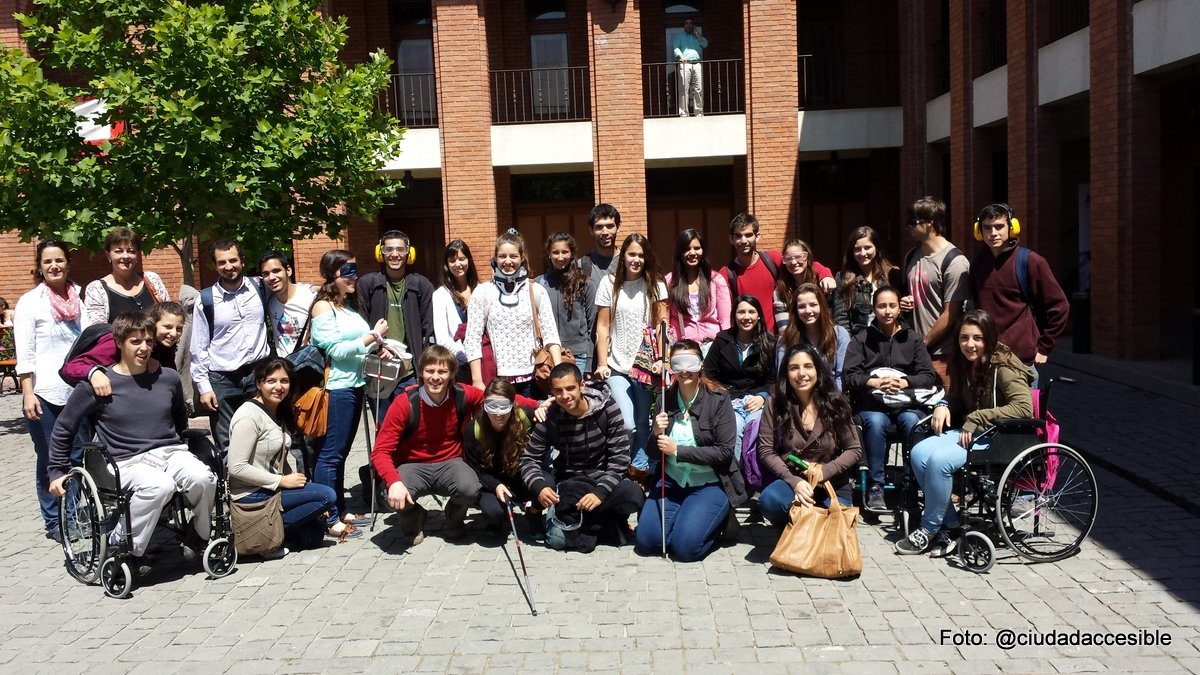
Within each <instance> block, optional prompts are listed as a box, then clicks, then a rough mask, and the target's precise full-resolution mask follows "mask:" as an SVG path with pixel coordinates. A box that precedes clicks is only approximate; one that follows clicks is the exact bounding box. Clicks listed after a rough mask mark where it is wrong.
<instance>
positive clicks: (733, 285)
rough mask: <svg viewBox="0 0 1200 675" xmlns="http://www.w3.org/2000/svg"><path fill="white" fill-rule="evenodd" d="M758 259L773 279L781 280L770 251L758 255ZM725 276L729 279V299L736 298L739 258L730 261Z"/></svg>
mask: <svg viewBox="0 0 1200 675" xmlns="http://www.w3.org/2000/svg"><path fill="white" fill-rule="evenodd" d="M758 259H759V260H761V261H762V263H763V265H766V267H767V271H768V272H770V273H771V278H773V279H777V278H779V268H778V267H776V266H775V261H774V260H772V259H771V252H770V251H763V252H761V253H759V254H758ZM725 276H726V277H728V278H729V297H731V298H736V297H737V296H738V289H737V278H738V262H737V258H734V259H733V260H730V261H729V264H728V265H726V266H725Z"/></svg>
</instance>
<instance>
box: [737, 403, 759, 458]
mask: <svg viewBox="0 0 1200 675" xmlns="http://www.w3.org/2000/svg"><path fill="white" fill-rule="evenodd" d="M764 407H765V404H764ZM762 414H763V409H762V408H759V409H758V410H755V411H754V412H746V406H745V404H744V403H742V399H740V398H737V399H734V400H733V421H734V424H736V425H737V435H736V436H734V439H733V454H734V456H735V457H737V461H738V466H741V464H742V450H743V448H742V443H743V442H744V441H743V440H742V435H743V434H744V433H745V431H746V425H747V424H749V423H750V422H752V421H754V420H756V419H758V418H760V417H762ZM755 447H757V446H755Z"/></svg>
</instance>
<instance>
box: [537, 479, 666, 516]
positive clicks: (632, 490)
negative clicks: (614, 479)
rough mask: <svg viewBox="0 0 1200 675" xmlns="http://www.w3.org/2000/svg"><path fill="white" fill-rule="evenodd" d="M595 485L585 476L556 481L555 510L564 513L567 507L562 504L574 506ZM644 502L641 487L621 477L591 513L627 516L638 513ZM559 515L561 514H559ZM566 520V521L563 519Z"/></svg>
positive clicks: (644, 496)
mask: <svg viewBox="0 0 1200 675" xmlns="http://www.w3.org/2000/svg"><path fill="white" fill-rule="evenodd" d="M594 487H595V482H594V481H592V480H590V479H587V478H566V479H563V480H561V481H559V483H558V487H557V488H556V489H555V491H556V492H558V495H559V499H560V501H559V505H558V506H557V507H556V508H555V511H556V512H558V513H559V514H565V512H566V511H568V510H569V509H565V508H564V506H567V505H569V506H570V507H571V509H573V508H574V506H575V502H577V501H579V499H580V498H582V497H583V495H585V494H588V493H589V492H591V491H592V490H593V489H594ZM645 502H646V495H645V493H643V492H642V488H641V486H640V485H638V484H637V483H635V482H633V481H631V480H629V479H628V478H622V479H621V482H619V483H617V486H616V487H615V488H613V491H612V492H610V493H608V496H607V497H605V498H604V500H603V501H601V502H600V506H598V507H596V510H595V511H593V513H595V514H597V515H600V514H613V515H616V516H621V517H625V518H628V517H629V516H631V515H633V514H635V513H638V512H640V511H641V510H642V504H644V503H645ZM560 517H561V515H560ZM563 522H567V521H565V520H564V521H563Z"/></svg>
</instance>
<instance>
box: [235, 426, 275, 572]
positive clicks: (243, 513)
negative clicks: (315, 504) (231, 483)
mask: <svg viewBox="0 0 1200 675" xmlns="http://www.w3.org/2000/svg"><path fill="white" fill-rule="evenodd" d="M284 438H285V439H286V438H287V434H284ZM286 455H287V445H286V444H285V445H283V446H282V447H281V448H280V449H279V468H278V469H276V473H280V474H281V473H283V458H284V456H286ZM229 516H230V522H231V523H232V526H233V545H234V547H235V548H237V552H238V555H258V554H260V553H267V552H268V551H274V550H275V549H277V548H279V547H280V546H282V545H283V503H282V499H281V497H280V491H279V490H276V491H275V494H273V495H271V496H270V497H268V498H267V499H264V500H263V501H261V502H239V501H230V502H229Z"/></svg>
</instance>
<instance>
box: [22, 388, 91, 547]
mask: <svg viewBox="0 0 1200 675" xmlns="http://www.w3.org/2000/svg"><path fill="white" fill-rule="evenodd" d="M37 401H38V404H39V405H41V406H42V416H41V418H39V419H38V421H36V422H34V421H33V420H30V419H26V420H25V426H26V427H27V428H28V429H29V436H30V438H32V439H33V451H34V453H35V454H36V455H37V462H36V467H35V468H34V474H33V484H34V488H35V489H36V490H37V498H38V505H39V506H40V507H41V509H42V522H43V523H44V524H45V525H46V531H47V532H57V531H58V497H55V496H54V495H52V494H50V477H49V475H47V472H48V470H49V465H50V434H51V433H52V432H53V431H54V423H55V422H56V421H57V420H58V416H59V415H61V414H62V410H63V406H61V405H54V404H53V403H47V402H46V399H44V398H42V397H41V396H38V397H37ZM91 437H92V426H91V425H90V424H88V423H87V422H84V423H83V424H81V425H80V426H79V431H77V432H75V442H74V444H72V445H71V466H79V465H80V464H83V444H84V443H85V442H87V441H88V440H90V439H91Z"/></svg>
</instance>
